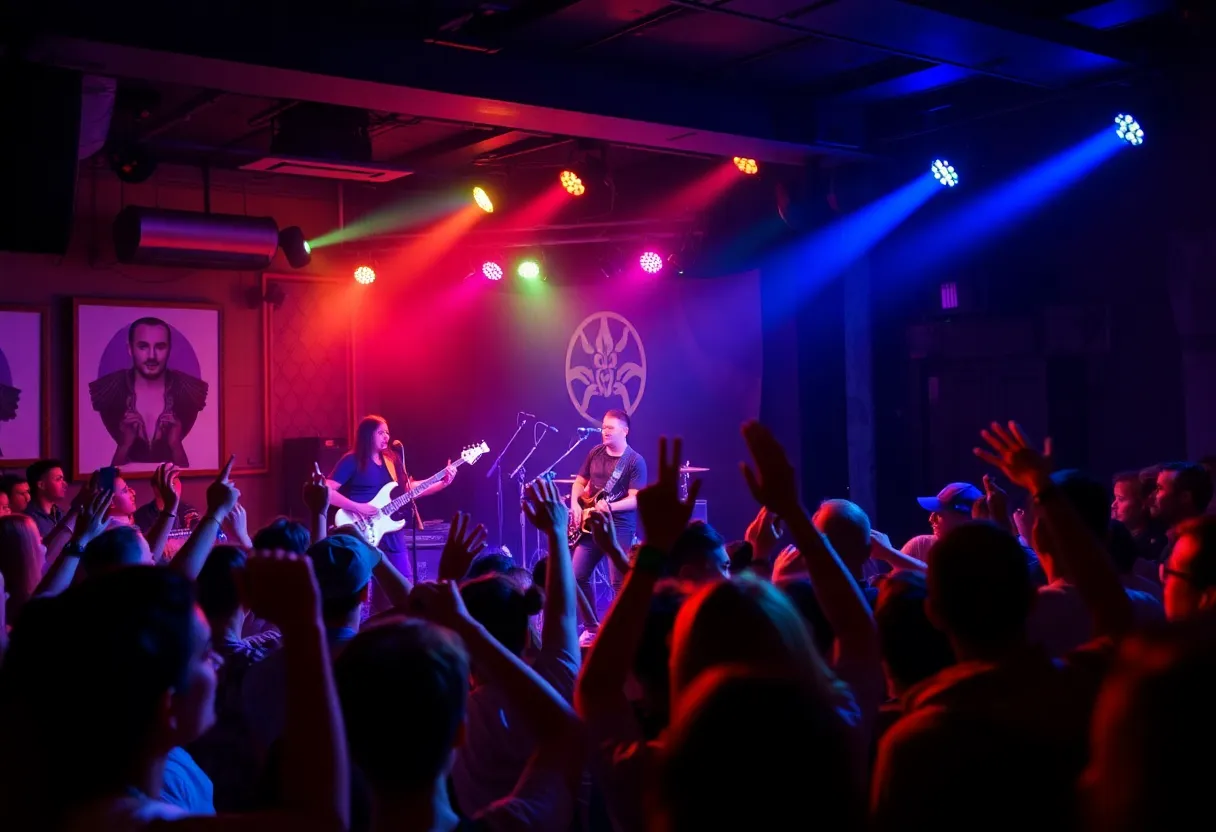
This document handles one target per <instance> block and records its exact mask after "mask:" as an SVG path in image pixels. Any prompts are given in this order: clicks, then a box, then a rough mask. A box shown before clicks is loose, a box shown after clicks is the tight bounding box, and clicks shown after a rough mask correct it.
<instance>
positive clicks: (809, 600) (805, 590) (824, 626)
mask: <svg viewBox="0 0 1216 832" xmlns="http://www.w3.org/2000/svg"><path fill="white" fill-rule="evenodd" d="M798 557H799V559H800V560H801V558H802V556H801V555H799V556H798ZM773 586H775V587H777V588H778V589H780V590H781V591H782V592H784V593H785V597H786V598H788V599H789V600H790V603H791V604H793V605H794V609H796V610H798V613H799V615H801V616H802V620H803V621H805V622H806V626H807V629H808V630H810V632H811V641H813V642H814V643H815V649H816V650H818V651H819V655H821V656H824V657H827V656H831V655H832V648H833V646H834V644H835V642H836V633H835V631H834V630H832V625H831V624H829V623H828V617H827V616H826V615H824V614H823V607H821V606H819V598H818V597H816V595H815V587H813V586H811V579H810V578H808V577H806V572H805V570H804V571H803V572H802V574H801V576H799V577H794V578H781V579H780V580H774V581H773Z"/></svg>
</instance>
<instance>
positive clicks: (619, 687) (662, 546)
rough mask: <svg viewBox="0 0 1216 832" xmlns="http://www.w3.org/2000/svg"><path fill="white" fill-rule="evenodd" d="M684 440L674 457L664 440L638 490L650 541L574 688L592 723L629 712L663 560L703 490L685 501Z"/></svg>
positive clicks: (693, 488) (694, 485)
mask: <svg viewBox="0 0 1216 832" xmlns="http://www.w3.org/2000/svg"><path fill="white" fill-rule="evenodd" d="M681 444H682V443H681V441H680V440H679V439H676V440H675V441H674V442H673V443H672V446H673V453H672V456H671V457H670V458H669V457H668V454H667V438H666V437H662V438H660V439H659V478H658V481H657V482H655V483H654V485H651V486H649V487H647V488H643V489H642V490H641V491H639V492H638V515H639V518H640V519H641V521H642V527H643V531H644V532H645V535H646V545H645V546H643V547H642V549H641V550H640V551H639V552H638V556H637V559H636V560H635V562H634V564H633V568H632V569H630V570H629V573H628V574H627V575H626V576H625V582H624V583H623V584H622V585H621V591H620V593H619V594H618V595H617V597H616V601H615V602H613V604H612V608H611V609H610V610H609V611H608V615H607V616H606V617H605V619H604V623H603V624H602V625H600V629H599V634H598V635H597V636H596V638H595V644H594V645H593V646H592V648H591V654H590V655H589V656H588V657H587V661H586V662H585V663H584V664H583V672H582V674H581V675H580V676H579V679H578V688H577V689H576V691H575V704H576V705H577V707H578V711H579V713H580V714H581V715H582V716H583V718H584V719H586V720H587V721H588V722H591V721H592V720H595V719H597V718H599V717H600V716H601V715H602V716H603V717H605V718H611V717H612V716H615V715H616V714H618V713H621V712H622V711H626V710H628V707H629V703H628V700H627V698H626V696H625V682H626V681H627V679H628V678H629V673H630V670H631V669H632V668H633V660H634V656H636V655H637V650H638V645H639V644H640V643H641V641H642V633H643V632H644V630H645V628H646V617H647V615H648V614H649V612H650V599H651V596H652V595H654V586H655V584H656V583H658V580H659V578H660V576H661V574H662V565H663V560H664V558H665V557H666V556H667V555H668V554H669V553H670V552H671V549H672V547H673V546H674V545H675V542H676V539H677V538H679V536H680V535H681V534H682V533H683V532H684V530H685V529H686V528H688V521H689V518H691V517H692V508H693V506H694V505H695V504H696V499H697V494H698V493H699V492H700V489H701V483H700V481H699V480H698V481H694V482H693V483H692V485H691V486H690V487H689V490H688V500H687V501H681V500H680V493H679V476H680V462H679V460H680V455H681V451H682V447H681ZM597 733H598V732H597ZM621 739H625V738H621Z"/></svg>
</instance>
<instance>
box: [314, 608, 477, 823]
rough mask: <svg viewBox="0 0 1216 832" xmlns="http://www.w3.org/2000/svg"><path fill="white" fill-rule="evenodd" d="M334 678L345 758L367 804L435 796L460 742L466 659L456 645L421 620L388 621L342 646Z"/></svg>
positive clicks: (466, 682) (466, 687) (445, 633)
mask: <svg viewBox="0 0 1216 832" xmlns="http://www.w3.org/2000/svg"><path fill="white" fill-rule="evenodd" d="M334 677H335V682H336V684H337V688H338V697H339V699H340V700H341V703H342V713H343V717H344V720H345V723H346V739H347V743H348V744H349V746H350V756H351V760H352V761H353V762H354V764H355V765H356V766H357V767H358V769H359V772H360V773H361V774H362V775H363V777H364V778H365V779H366V781H367V783H368V785H369V786H370V788H371V790H372V792H373V802H376V803H384V802H400V801H407V800H409V799H410V798H428V797H430V796H431V795H432V794H434V792H435V789H436V788H438V787H439V784H440V783H442V782H443V781H444V780H445V779H446V778H447V775H448V772H449V771H450V770H451V767H452V762H453V757H454V753H455V749H456V747H457V746H458V745H460V744H461V743H462V742H463V741H464V730H465V728H464V720H465V709H466V706H467V703H468V696H469V658H468V656H467V654H466V653H465V651H464V646H463V645H462V644H461V643H460V640H459V639H458V638H457V637H456V636H455V635H453V634H452V633H451V632H449V631H448V630H445V629H443V628H442V627H438V626H436V625H434V624H431V623H429V622H426V621H421V620H416V619H410V620H403V619H399V618H398V619H390V620H388V621H385V622H383V623H381V624H377V625H374V626H371V627H369V628H368V629H367V630H365V631H364V632H362V633H360V634H359V635H358V636H356V637H355V639H354V640H353V641H351V642H350V644H348V645H347V647H346V649H345V650H343V651H342V654H341V655H340V656H339V657H338V659H337V661H336V662H335V665H334ZM385 702H391V703H392V707H389V708H386V707H384V703H385ZM427 802H428V803H429V801H427Z"/></svg>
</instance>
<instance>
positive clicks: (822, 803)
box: [655, 666, 865, 832]
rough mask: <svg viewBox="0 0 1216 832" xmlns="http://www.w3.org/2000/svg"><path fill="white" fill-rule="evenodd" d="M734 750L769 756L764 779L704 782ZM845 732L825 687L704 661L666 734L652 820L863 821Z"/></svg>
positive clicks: (745, 823)
mask: <svg viewBox="0 0 1216 832" xmlns="http://www.w3.org/2000/svg"><path fill="white" fill-rule="evenodd" d="M742 760H766V761H773V764H772V765H766V766H765V767H764V775H763V778H764V786H763V788H762V789H761V790H760V791H759V792H757V791H755V790H752V789H725V790H718V791H714V792H713V796H712V798H710V797H709V796H708V793H707V789H712V788H713V787H712V786H711V785H710V784H712V783H715V782H717V781H719V780H720V779H721V777H722V774H723V772H729V771H735V770H737V769H738V766H739V764H740V761H742ZM856 772H857V766H856V764H855V762H854V757H853V753H852V748H851V744H850V737H849V736H848V734H847V731H846V728H845V725H844V723H843V722H842V720H841V719H840V717H839V716H838V714H837V713H836V711H835V709H834V708H833V703H832V700H831V699H830V697H827V696H824V695H823V691H822V690H821V689H819V688H817V687H816V686H814V685H807V684H805V683H804V681H803V680H801V679H797V678H792V677H789V676H785V675H778V674H764V675H759V674H756V673H754V672H748V671H747V670H745V669H742V668H737V667H729V666H728V667H719V668H711V669H709V670H707V671H706V672H705V673H703V674H702V675H701V676H699V677H698V678H697V680H696V681H695V682H694V683H693V685H692V687H691V688H690V689H689V691H688V693H687V695H686V696H685V697H684V699H683V702H682V704H681V705H680V707H679V709H678V711H677V712H676V713H675V714H673V719H672V726H671V729H670V731H669V732H668V733H667V735H666V741H665V743H664V748H663V754H662V757H661V762H660V768H659V776H658V780H657V784H656V787H655V791H656V795H655V797H656V800H655V804H656V806H657V810H658V813H659V817H658V818H657V819H656V820H658V822H659V824H658V826H657V827H656V828H659V829H664V830H666V832H701V830H705V829H782V828H786V827H789V826H790V825H791V823H792V822H793V819H794V818H800V817H801V818H806V817H813V818H814V820H815V825H816V826H819V827H821V828H823V829H839V830H861V829H864V828H865V800H864V796H863V793H862V788H861V786H860V784H859V783H858V778H857V776H856Z"/></svg>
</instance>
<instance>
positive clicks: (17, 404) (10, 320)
mask: <svg viewBox="0 0 1216 832" xmlns="http://www.w3.org/2000/svg"><path fill="white" fill-rule="evenodd" d="M47 325H48V315H47V310H46V309H45V308H42V307H36V306H0V469H10V468H23V467H25V466H27V465H29V464H30V463H32V462H34V461H36V460H38V459H40V458H42V457H46V456H50V430H49V429H48V425H47V422H48V420H49V418H50V406H49V401H48V395H49V390H50V384H49V379H48V373H49V370H50V364H49V355H48V353H49V346H50V334H49V332H48V330H47Z"/></svg>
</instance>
